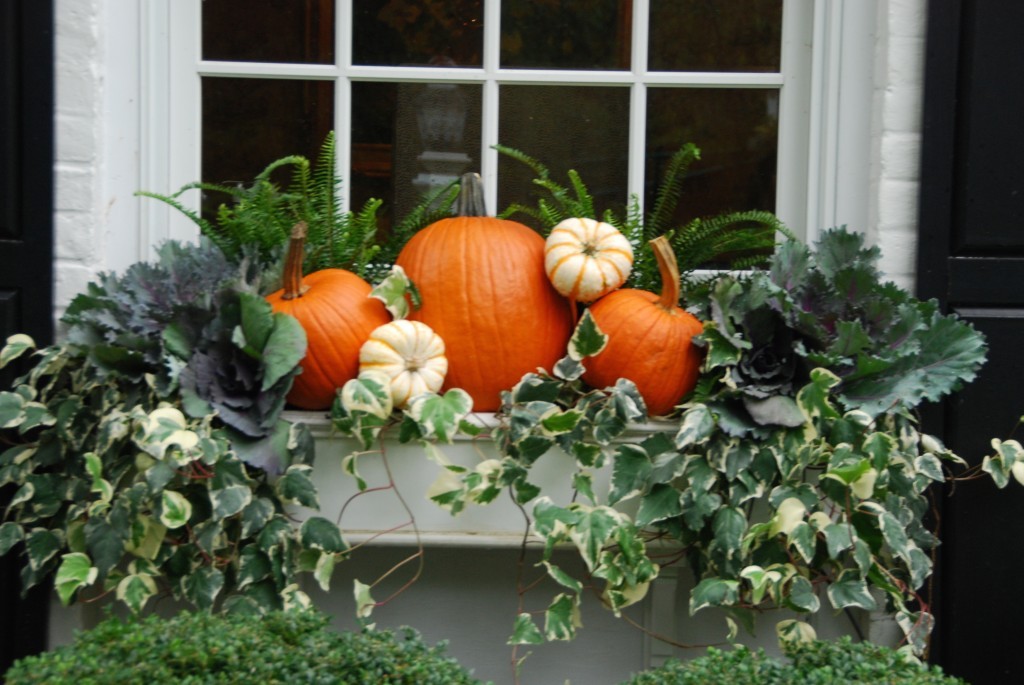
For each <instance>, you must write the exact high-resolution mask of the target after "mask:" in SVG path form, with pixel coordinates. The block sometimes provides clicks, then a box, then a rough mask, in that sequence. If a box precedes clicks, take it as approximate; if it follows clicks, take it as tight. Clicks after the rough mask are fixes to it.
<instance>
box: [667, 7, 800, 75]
mask: <svg viewBox="0 0 1024 685" xmlns="http://www.w3.org/2000/svg"><path fill="white" fill-rule="evenodd" d="M650 25H651V29H650V45H649V48H648V50H649V51H648V58H647V59H648V65H647V67H648V69H650V70H652V71H754V72H775V71H778V70H779V59H780V54H781V49H782V0H651V14H650Z"/></svg>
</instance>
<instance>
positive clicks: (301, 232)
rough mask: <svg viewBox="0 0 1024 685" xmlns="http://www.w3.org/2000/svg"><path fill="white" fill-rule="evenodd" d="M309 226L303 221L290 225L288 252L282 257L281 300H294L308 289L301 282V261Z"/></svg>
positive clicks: (304, 253) (304, 254) (303, 255)
mask: <svg viewBox="0 0 1024 685" xmlns="http://www.w3.org/2000/svg"><path fill="white" fill-rule="evenodd" d="M308 232H309V227H308V226H307V225H306V222H305V221H300V222H298V223H297V224H295V225H294V226H292V234H291V237H290V238H289V240H288V254H287V255H286V256H285V258H284V294H283V295H282V296H281V299H283V300H294V299H295V298H296V297H302V295H303V294H304V293H305V292H306V291H307V290H309V286H306V285H303V284H302V262H303V260H304V258H305V256H306V235H307V234H308Z"/></svg>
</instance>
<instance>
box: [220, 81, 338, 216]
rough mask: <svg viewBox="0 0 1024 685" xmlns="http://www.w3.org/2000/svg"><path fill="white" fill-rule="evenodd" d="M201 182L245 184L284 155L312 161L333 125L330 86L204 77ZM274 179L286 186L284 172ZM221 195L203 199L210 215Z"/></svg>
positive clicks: (321, 82)
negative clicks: (302, 156) (299, 156)
mask: <svg viewBox="0 0 1024 685" xmlns="http://www.w3.org/2000/svg"><path fill="white" fill-rule="evenodd" d="M202 98H203V132H202V176H201V178H202V179H203V180H204V181H207V182H211V183H222V184H225V185H233V184H238V183H242V184H245V185H249V184H251V183H252V180H253V178H254V177H255V176H256V174H258V173H259V172H260V171H262V170H263V169H264V168H265V167H266V166H267V165H268V164H270V163H271V162H273V161H274V160H276V159H279V158H281V157H285V156H287V155H296V154H298V155H304V156H305V157H307V158H309V159H310V160H312V161H314V162H315V160H316V157H317V154H318V152H319V150H320V145H321V144H322V143H323V141H324V138H325V137H326V136H327V134H328V132H330V130H331V127H332V126H333V117H334V106H333V103H334V85H333V83H331V82H329V81H286V80H276V79H275V80H271V79H241V78H203V80H202ZM281 173H282V175H281V177H280V178H278V177H275V180H277V181H278V182H279V183H281V184H283V185H286V184H287V183H288V182H289V180H290V174H289V172H288V170H281ZM224 200H225V198H224V197H223V196H210V197H204V198H203V203H204V206H203V212H204V213H209V212H215V211H216V209H217V206H218V205H219V204H220V203H222V202H224Z"/></svg>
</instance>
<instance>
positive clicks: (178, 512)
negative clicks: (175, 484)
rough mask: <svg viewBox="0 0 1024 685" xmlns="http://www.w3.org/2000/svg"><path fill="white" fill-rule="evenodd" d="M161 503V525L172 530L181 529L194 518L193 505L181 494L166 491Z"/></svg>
mask: <svg viewBox="0 0 1024 685" xmlns="http://www.w3.org/2000/svg"><path fill="white" fill-rule="evenodd" d="M160 501H161V507H160V523H162V524H164V525H165V526H167V528H169V529H170V530H174V529H175V528H181V527H182V526H184V525H185V524H186V523H188V520H189V519H190V518H192V503H191V502H189V501H188V500H187V499H185V496H184V495H182V494H181V493H180V492H175V491H174V490H164V491H163V494H162V495H161V497H160Z"/></svg>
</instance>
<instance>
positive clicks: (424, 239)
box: [397, 174, 573, 411]
mask: <svg viewBox="0 0 1024 685" xmlns="http://www.w3.org/2000/svg"><path fill="white" fill-rule="evenodd" d="M456 210H457V211H456V214H457V216H454V217H451V218H447V219H441V220H440V221H437V222H435V223H433V224H431V225H429V226H427V227H426V228H424V229H423V230H421V231H419V232H418V233H417V234H416V235H414V236H413V237H412V239H410V240H409V242H408V243H407V244H406V246H405V247H404V248H403V249H402V252H401V253H400V254H399V255H398V259H397V262H398V264H399V265H400V266H401V267H402V268H403V269H405V273H406V274H407V275H408V276H409V278H410V279H411V280H412V282H413V283H415V284H416V287H417V288H419V291H420V294H421V296H422V301H423V306H422V307H421V308H420V309H419V310H418V311H416V312H414V313H413V314H411V315H410V317H409V318H410V319H413V320H416V321H422V322H423V323H425V324H427V325H428V326H430V327H431V328H432V329H434V331H436V332H437V334H438V335H439V336H441V338H442V339H443V340H444V343H445V348H446V350H447V353H446V354H447V356H448V375H447V377H446V378H445V388H462V389H463V390H465V391H466V392H468V393H469V394H470V396H472V398H473V407H474V409H476V410H477V411H495V410H497V409H498V408H499V407H500V406H501V397H500V393H501V391H502V390H507V389H509V388H511V387H512V386H513V385H515V384H516V383H518V382H519V380H520V379H521V378H522V377H523V375H524V374H526V373H530V372H533V371H536V370H537V368H538V367H543V368H545V369H547V370H549V371H550V370H551V368H552V367H553V366H554V364H555V362H557V361H558V360H559V359H560V358H561V357H562V356H563V355H564V354H565V349H566V345H567V344H568V341H569V336H570V335H572V325H573V322H572V314H571V312H570V309H569V303H568V301H567V300H566V299H565V298H563V297H562V296H561V295H559V294H558V293H557V292H556V291H555V289H554V288H553V287H552V285H551V283H550V282H549V281H548V277H547V274H545V272H544V239H543V238H542V237H540V235H538V234H537V233H536V232H534V231H533V230H531V229H530V228H528V227H527V226H524V225H523V224H520V223H518V222H515V221H509V220H506V219H497V218H494V217H488V216H486V212H485V211H484V203H483V190H482V188H481V185H480V177H479V176H478V175H477V174H466V175H465V176H463V178H462V188H461V190H460V193H459V199H458V202H457V207H456Z"/></svg>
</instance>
